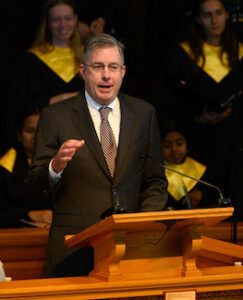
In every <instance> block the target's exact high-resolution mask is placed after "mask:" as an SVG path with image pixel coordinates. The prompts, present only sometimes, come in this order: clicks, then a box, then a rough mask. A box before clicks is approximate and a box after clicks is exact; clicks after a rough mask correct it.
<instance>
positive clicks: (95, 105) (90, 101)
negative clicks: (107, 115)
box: [85, 90, 119, 115]
mask: <svg viewBox="0 0 243 300" xmlns="http://www.w3.org/2000/svg"><path fill="white" fill-rule="evenodd" d="M85 98H86V100H87V103H88V106H89V107H90V109H91V111H92V113H93V114H96V113H99V109H100V108H101V107H104V105H101V104H99V103H97V102H96V101H94V100H93V99H92V98H91V97H90V95H89V94H88V92H87V91H86V90H85ZM118 105H119V100H118V97H116V98H115V99H114V100H113V101H112V102H111V103H109V104H108V105H106V106H105V107H110V108H111V111H112V112H113V113H114V114H115V115H116V114H117V107H119V106H118Z"/></svg>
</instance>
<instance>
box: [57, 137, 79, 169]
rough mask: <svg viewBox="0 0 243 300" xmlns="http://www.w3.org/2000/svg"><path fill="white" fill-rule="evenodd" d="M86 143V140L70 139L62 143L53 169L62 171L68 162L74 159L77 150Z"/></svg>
mask: <svg viewBox="0 0 243 300" xmlns="http://www.w3.org/2000/svg"><path fill="white" fill-rule="evenodd" d="M84 144H85V141H84V140H68V141H66V142H64V143H63V144H62V146H61V147H60V149H59V151H58V152H57V154H56V155H55V157H54V158H53V161H52V169H53V171H54V172H56V173H59V172H61V171H62V170H63V169H64V168H65V167H66V166H67V163H68V162H69V161H70V160H72V158H73V156H74V154H75V153H76V151H77V150H78V149H79V148H81V147H83V146H84Z"/></svg>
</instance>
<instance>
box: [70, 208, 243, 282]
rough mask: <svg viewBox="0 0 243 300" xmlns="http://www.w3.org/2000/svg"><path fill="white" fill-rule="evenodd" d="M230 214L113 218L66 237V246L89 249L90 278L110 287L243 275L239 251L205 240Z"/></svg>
mask: <svg viewBox="0 0 243 300" xmlns="http://www.w3.org/2000/svg"><path fill="white" fill-rule="evenodd" d="M232 213H233V208H231V207H229V208H215V209H197V210H180V211H167V212H148V213H131V214H117V215H112V216H110V217H108V218H106V219H104V220H102V221H100V222H99V223H97V224H95V225H93V226H91V227H89V228H87V229H85V230H84V231H82V232H80V233H78V234H77V235H75V236H67V237H66V244H67V245H68V247H85V246H88V245H91V246H92V247H93V248H94V253H95V258H94V270H93V271H92V272H91V273H90V274H89V277H93V278H97V279H101V280H106V281H109V282H115V281H121V280H122V281H126V280H140V279H141V280H146V279H151V280H152V279H158V278H167V279H168V278H189V277H198V276H199V277H202V278H203V276H214V275H226V274H238V275H239V274H242V275H243V266H242V265H241V263H242V262H243V247H242V246H239V245H235V244H231V243H228V242H223V241H220V240H216V239H212V238H208V237H206V236H204V235H203V233H204V232H205V231H206V229H207V228H209V227H211V226H213V225H215V224H217V223H219V222H221V221H222V220H225V219H227V218H228V217H230V216H231V215H232ZM242 264H243V263H242Z"/></svg>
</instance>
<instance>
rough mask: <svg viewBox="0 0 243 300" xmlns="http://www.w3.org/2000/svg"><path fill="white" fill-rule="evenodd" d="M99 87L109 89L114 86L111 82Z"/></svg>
mask: <svg viewBox="0 0 243 300" xmlns="http://www.w3.org/2000/svg"><path fill="white" fill-rule="evenodd" d="M98 87H99V88H101V89H107V90H108V89H110V88H111V87H112V85H111V84H106V85H103V84H99V85H98Z"/></svg>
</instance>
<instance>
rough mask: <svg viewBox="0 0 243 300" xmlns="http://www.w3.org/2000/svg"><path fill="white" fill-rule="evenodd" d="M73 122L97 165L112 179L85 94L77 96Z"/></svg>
mask: <svg viewBox="0 0 243 300" xmlns="http://www.w3.org/2000/svg"><path fill="white" fill-rule="evenodd" d="M72 120H73V122H74V125H75V127H76V128H77V129H78V131H79V132H80V135H81V137H82V139H84V140H85V144H86V146H87V147H88V149H89V150H90V152H91V153H92V154H93V156H94V157H95V159H96V161H97V163H98V164H99V165H100V167H101V168H102V169H103V170H104V172H105V173H106V175H107V176H109V177H110V178H111V175H110V173H109V170H108V167H107V165H106V162H105V158H104V154H103V151H102V149H101V145H100V142H99V139H98V137H97V134H96V131H95V128H94V124H93V121H92V118H91V116H90V113H89V109H88V106H87V102H86V99H85V96H84V95H83V94H79V95H78V96H77V101H76V102H75V105H74V107H73V110H72Z"/></svg>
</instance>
